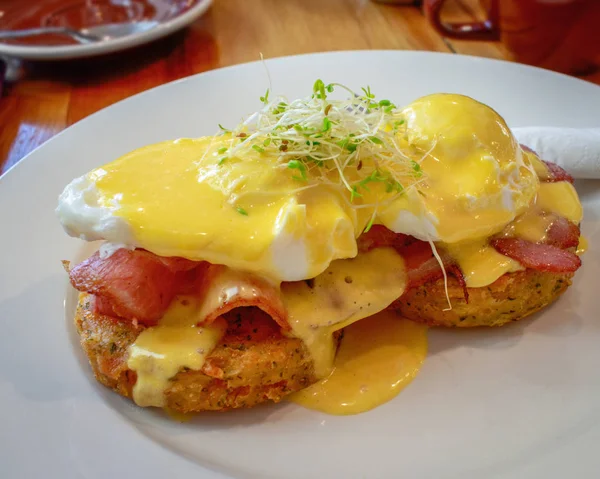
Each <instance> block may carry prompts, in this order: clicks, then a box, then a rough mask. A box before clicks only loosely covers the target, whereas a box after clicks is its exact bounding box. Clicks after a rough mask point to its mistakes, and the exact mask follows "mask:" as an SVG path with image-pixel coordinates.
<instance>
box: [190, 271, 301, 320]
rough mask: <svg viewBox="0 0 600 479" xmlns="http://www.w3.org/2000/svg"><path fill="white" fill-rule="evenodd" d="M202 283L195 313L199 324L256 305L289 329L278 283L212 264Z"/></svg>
mask: <svg viewBox="0 0 600 479" xmlns="http://www.w3.org/2000/svg"><path fill="white" fill-rule="evenodd" d="M203 284H204V286H203V288H202V289H203V291H202V293H201V294H202V297H203V303H202V307H201V309H200V313H199V314H198V317H199V318H202V319H201V322H202V323H204V324H210V323H212V322H213V321H214V320H215V319H217V318H218V317H219V316H222V315H223V314H225V313H227V312H229V311H231V310H233V309H236V308H243V307H250V306H255V307H257V308H259V309H261V310H262V311H264V312H265V313H267V314H268V315H269V316H271V318H273V320H274V321H275V322H276V323H277V324H278V325H279V326H281V328H282V329H283V330H285V331H289V330H290V329H291V327H290V325H289V323H288V321H287V311H286V309H285V306H284V304H283V300H282V297H281V291H280V289H279V286H278V285H275V284H272V283H269V282H268V281H266V280H265V279H263V278H261V277H259V276H256V275H254V274H252V273H246V272H241V271H235V270H232V269H230V268H228V267H226V266H222V265H211V266H210V267H209V269H208V271H207V273H206V274H205V276H204V278H203Z"/></svg>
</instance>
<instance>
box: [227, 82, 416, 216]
mask: <svg viewBox="0 0 600 479" xmlns="http://www.w3.org/2000/svg"><path fill="white" fill-rule="evenodd" d="M340 93H341V98H345V99H341V100H340V99H338V98H340V95H339V94H340ZM334 95H335V96H334ZM260 101H261V102H262V104H263V107H262V108H261V109H260V110H259V111H257V112H256V113H254V114H253V115H251V116H250V117H249V118H248V119H247V120H245V121H244V122H242V123H241V124H240V125H238V126H237V127H236V128H234V129H233V130H228V129H227V128H224V127H223V126H221V125H219V127H220V128H221V131H222V134H224V135H225V134H230V139H228V140H227V141H228V143H227V148H225V147H221V148H219V149H218V150H217V153H218V155H219V157H220V155H223V156H222V157H220V159H219V160H218V164H219V165H222V164H223V163H224V162H225V161H227V160H228V159H229V158H238V159H240V158H241V159H244V158H245V157H248V158H252V159H253V160H252V161H256V159H257V153H258V154H260V157H258V158H259V161H265V162H272V164H273V166H275V167H277V166H279V167H281V168H284V169H286V170H291V171H290V178H291V179H293V180H294V181H298V182H301V183H304V184H303V185H299V186H298V189H304V188H312V187H314V186H317V185H320V184H325V185H327V187H331V188H334V189H338V190H340V191H346V192H347V195H348V196H345V198H346V200H347V201H348V203H349V204H350V205H352V206H353V207H357V208H365V207H371V206H374V207H375V208H377V205H379V204H380V203H381V202H384V201H391V200H393V198H395V197H396V196H397V195H400V194H403V192H404V189H405V188H410V187H413V186H415V185H417V184H418V183H419V182H420V181H423V179H422V177H423V172H422V171H421V168H420V166H419V163H420V161H421V160H422V157H421V155H419V154H417V153H415V150H414V149H413V148H410V147H409V146H408V144H407V142H406V138H405V127H403V125H405V118H404V116H403V113H402V111H401V110H399V109H398V107H397V106H396V105H395V104H394V103H393V102H392V101H390V100H388V99H381V100H376V96H375V94H374V93H373V92H372V91H371V88H370V87H369V86H367V87H365V88H362V89H361V91H360V93H357V92H355V91H353V90H351V89H349V88H348V87H346V86H344V85H341V84H339V83H329V84H326V83H325V82H324V81H323V80H321V79H317V80H316V81H315V82H314V84H313V86H312V92H311V94H310V96H307V97H305V98H300V99H297V100H293V101H290V100H288V99H287V98H285V97H281V96H275V95H273V94H272V92H271V91H270V90H267V91H266V92H265V94H264V95H263V96H261V97H260ZM220 146H222V145H220ZM232 204H235V202H234V201H232ZM238 211H239V210H238ZM240 213H241V212H240ZM241 214H244V213H241ZM375 219H376V218H375ZM375 219H374V217H373V218H372V219H371V222H370V223H371V224H369V225H368V228H370V227H371V225H372V222H373V221H374V220H375Z"/></svg>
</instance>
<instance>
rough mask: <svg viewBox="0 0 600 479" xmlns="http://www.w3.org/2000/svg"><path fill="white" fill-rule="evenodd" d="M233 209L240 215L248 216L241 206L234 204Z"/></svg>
mask: <svg viewBox="0 0 600 479" xmlns="http://www.w3.org/2000/svg"><path fill="white" fill-rule="evenodd" d="M235 210H236V211H237V212H238V213H239V214H241V215H244V216H248V212H247V211H246V210H245V209H244V208H242V207H241V206H236V208H235Z"/></svg>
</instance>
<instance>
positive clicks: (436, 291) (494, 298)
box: [391, 269, 573, 328]
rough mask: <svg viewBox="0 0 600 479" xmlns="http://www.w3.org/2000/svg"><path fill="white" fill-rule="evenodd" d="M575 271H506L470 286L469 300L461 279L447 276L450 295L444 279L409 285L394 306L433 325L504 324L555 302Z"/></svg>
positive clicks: (467, 326) (405, 314)
mask: <svg viewBox="0 0 600 479" xmlns="http://www.w3.org/2000/svg"><path fill="white" fill-rule="evenodd" d="M572 277H573V273H564V274H555V273H542V272H539V271H535V270H533V269H526V270H525V271H518V272H516V273H507V274H504V275H503V276H501V277H500V278H498V279H497V280H496V281H495V282H494V283H492V284H490V285H488V286H483V287H481V288H467V290H468V292H469V302H468V303H467V302H466V301H465V298H464V291H463V288H462V286H461V285H460V284H459V283H458V281H457V280H456V279H455V278H454V277H452V276H450V275H449V276H448V296H449V297H450V302H451V304H452V309H451V310H448V311H445V310H446V309H447V308H448V300H447V299H446V293H445V291H444V279H443V278H442V279H439V280H437V281H432V282H428V283H425V284H424V285H422V286H418V287H415V288H410V289H409V290H407V291H406V292H405V293H404V295H403V296H402V297H401V298H400V299H398V300H396V301H395V302H394V303H393V304H392V306H391V308H393V309H396V310H397V311H398V312H400V314H402V315H403V316H404V317H406V318H408V319H411V320H413V321H417V322H419V323H425V324H428V325H430V326H445V327H458V328H471V327H476V326H502V325H504V324H506V323H509V322H511V321H517V320H519V319H522V318H524V317H526V316H529V315H530V314H533V313H535V312H536V311H539V310H540V309H542V308H544V307H546V306H547V305H549V304H550V303H552V302H554V301H555V300H556V299H557V298H558V297H559V296H560V295H561V294H562V293H564V292H565V291H566V289H567V288H568V287H569V286H570V285H571V278H572Z"/></svg>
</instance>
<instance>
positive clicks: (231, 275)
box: [69, 249, 290, 330]
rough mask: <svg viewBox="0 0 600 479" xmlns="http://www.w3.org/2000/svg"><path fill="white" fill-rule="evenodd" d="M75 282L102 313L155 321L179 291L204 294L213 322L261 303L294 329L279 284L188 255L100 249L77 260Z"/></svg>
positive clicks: (206, 318)
mask: <svg viewBox="0 0 600 479" xmlns="http://www.w3.org/2000/svg"><path fill="white" fill-rule="evenodd" d="M69 276H70V279H71V283H72V284H73V286H74V287H75V288H76V289H78V290H80V291H85V292H88V293H91V294H94V295H95V296H96V300H95V307H96V311H97V312H99V313H100V314H105V315H108V316H112V317H117V318H122V319H128V320H136V321H138V322H140V323H142V324H145V325H147V326H152V325H154V324H156V323H157V321H158V320H159V319H160V318H161V317H162V316H163V314H164V313H165V311H166V310H167V308H168V307H169V304H170V303H171V301H172V300H173V298H174V297H175V295H177V294H194V295H198V296H200V297H202V298H203V303H202V307H201V311H200V313H199V315H198V317H199V318H202V320H201V321H202V322H205V323H211V322H213V321H214V320H215V319H217V318H218V317H219V316H221V315H223V314H225V313H227V312H228V311H231V310H232V309H235V308H241V307H248V306H256V307H258V308H260V309H261V310H263V311H264V312H265V313H267V314H268V315H270V316H271V317H272V318H273V320H274V321H275V322H276V323H277V324H279V325H280V326H281V327H282V328H283V329H284V330H289V329H290V325H289V324H288V322H287V312H286V310H285V307H284V305H283V302H282V299H281V294H280V291H279V288H278V287H277V286H276V285H273V284H271V283H269V282H267V281H266V280H264V279H262V278H259V277H257V276H255V275H253V274H250V273H243V272H237V271H233V270H231V269H229V268H227V267H225V266H220V265H211V264H209V263H206V262H195V261H190V260H187V259H184V258H164V257H160V256H157V255H155V254H153V253H150V252H149V251H145V250H142V249H136V250H133V251H130V250H126V249H120V250H117V251H116V252H115V253H114V254H113V255H112V256H110V257H108V258H100V255H99V253H95V254H94V255H93V256H92V257H90V258H89V259H87V260H85V261H84V262H82V263H80V264H78V265H77V266H75V267H74V268H73V269H72V270H71V271H70V272H69Z"/></svg>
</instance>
